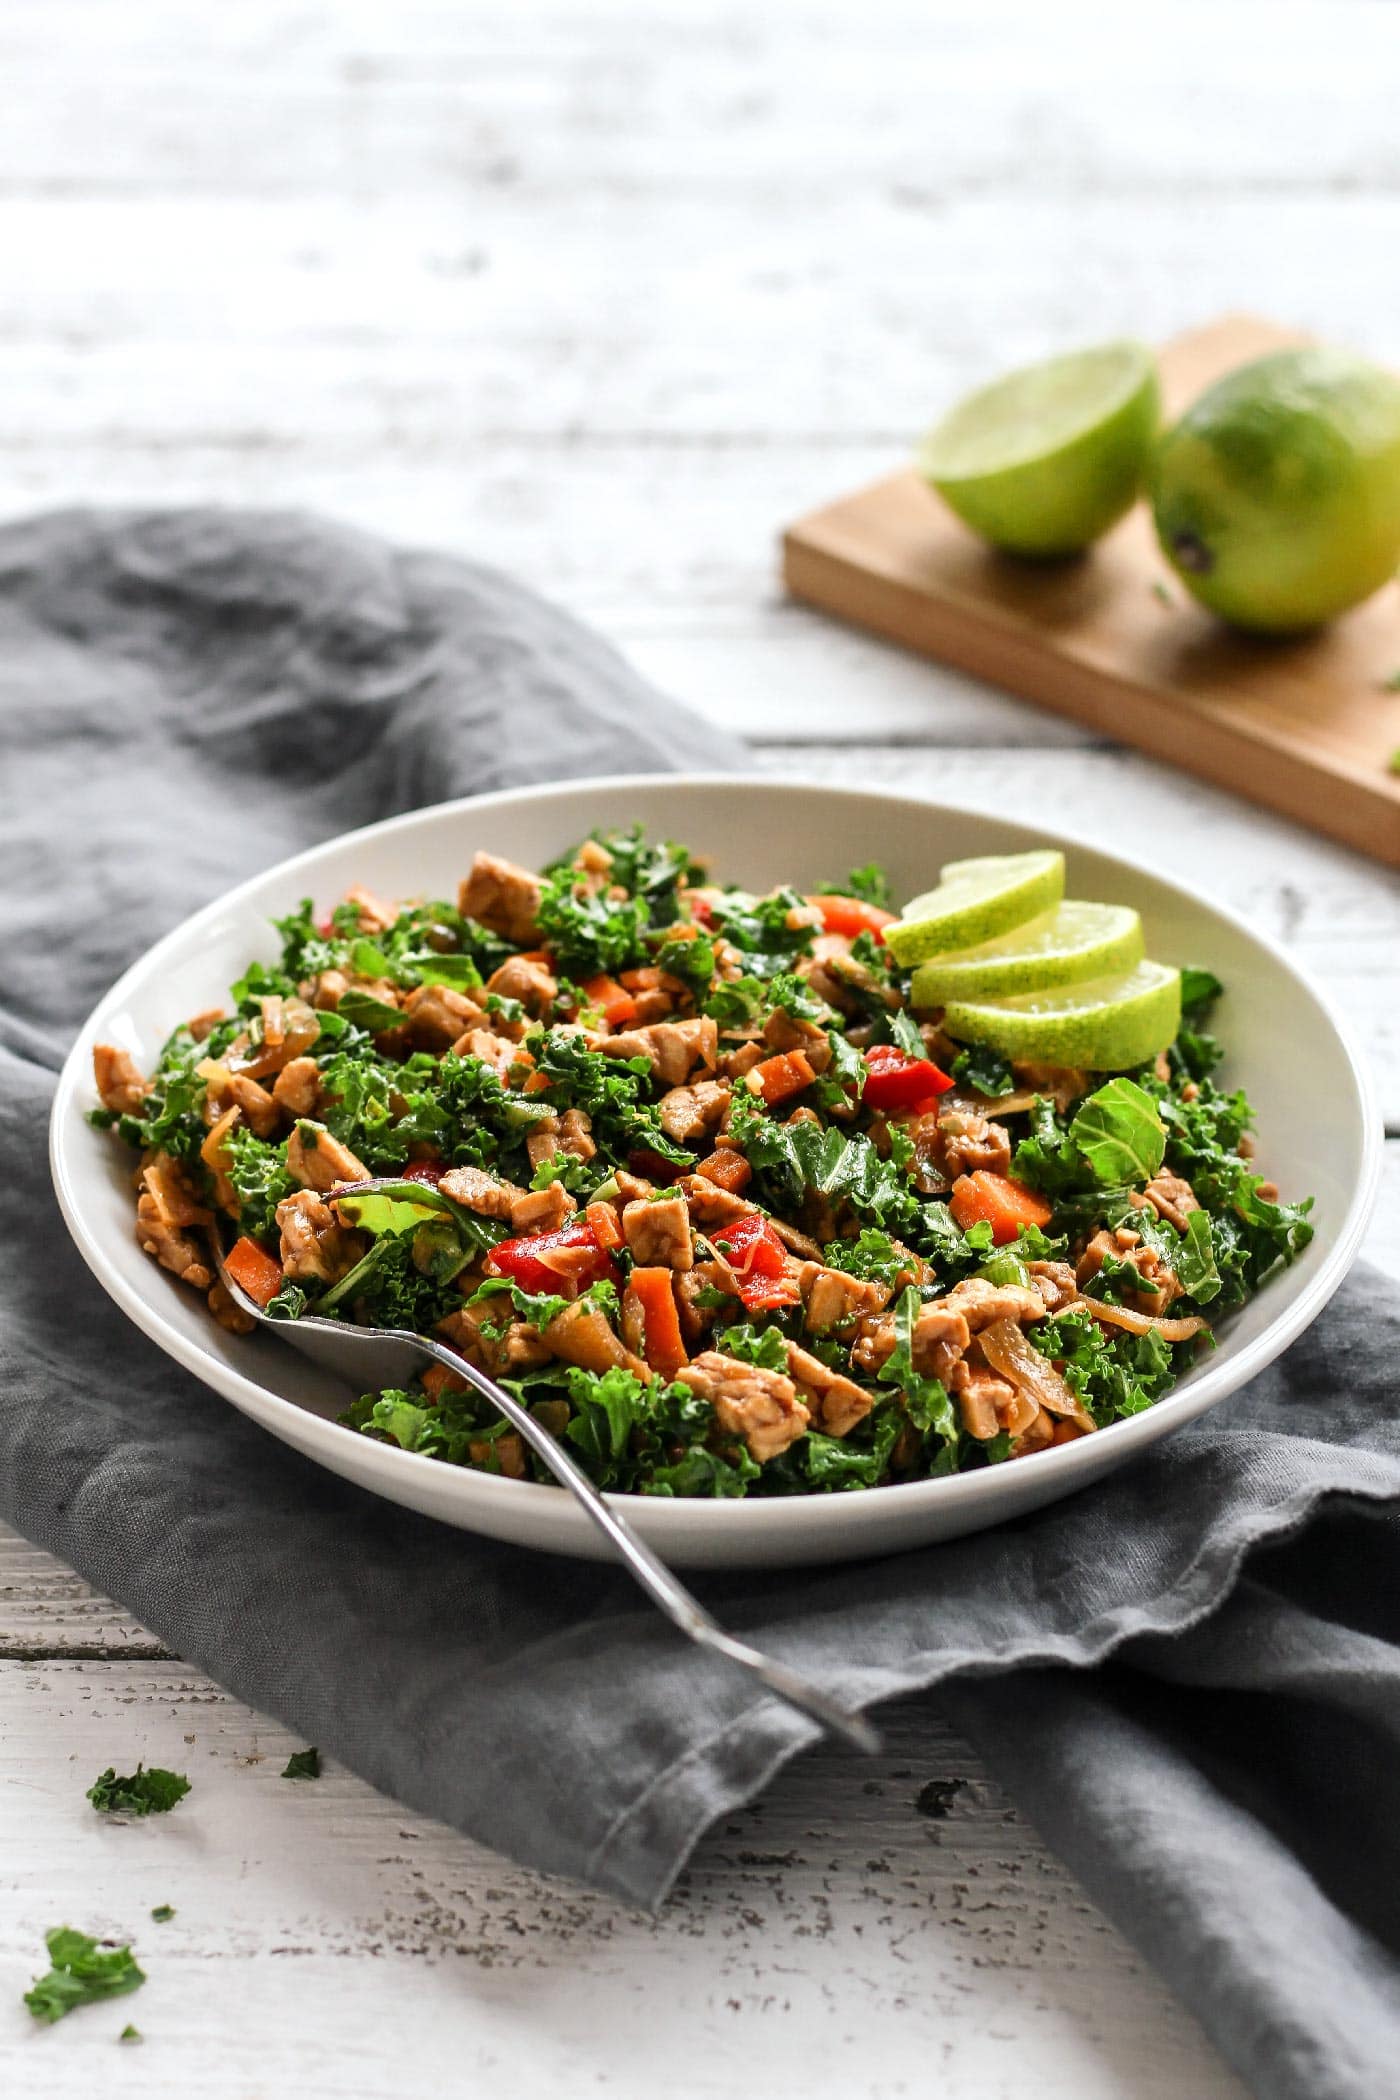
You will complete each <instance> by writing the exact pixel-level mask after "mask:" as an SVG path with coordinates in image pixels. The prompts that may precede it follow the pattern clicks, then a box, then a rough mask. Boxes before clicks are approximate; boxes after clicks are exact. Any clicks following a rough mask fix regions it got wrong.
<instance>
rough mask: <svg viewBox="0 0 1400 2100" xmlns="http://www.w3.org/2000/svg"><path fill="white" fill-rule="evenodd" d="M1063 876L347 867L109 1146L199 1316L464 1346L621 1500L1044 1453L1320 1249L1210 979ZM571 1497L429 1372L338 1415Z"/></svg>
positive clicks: (1114, 1414)
mask: <svg viewBox="0 0 1400 2100" xmlns="http://www.w3.org/2000/svg"><path fill="white" fill-rule="evenodd" d="M1064 880H1065V871H1064V861H1063V857H1062V856H1061V854H1060V853H1058V852H1056V851H1051V850H1042V851H1029V852H1018V853H1008V854H1002V855H997V856H982V857H979V858H975V859H970V860H964V861H960V862H955V863H952V864H950V865H948V866H946V867H945V868H944V869H943V871H942V876H941V879H940V881H939V883H938V884H937V886H936V887H935V888H934V889H933V890H931V891H930V892H928V893H926V894H925V895H923V896H920V897H916V898H914V899H912V900H911V901H908V902H906V903H905V904H904V906H903V909H902V910H901V911H896V909H895V904H894V900H893V899H892V898H891V897H890V895H889V890H888V884H887V883H886V880H885V877H884V875H883V873H882V871H881V869H880V867H879V866H878V865H876V864H874V863H871V864H868V865H866V866H863V867H861V868H858V869H856V870H854V871H853V872H851V873H850V874H848V875H846V876H845V877H844V878H841V879H839V880H835V881H833V882H832V883H831V884H830V885H829V886H825V887H823V888H821V889H816V890H805V889H800V888H798V887H795V886H787V885H784V884H779V885H777V886H775V887H772V888H770V889H769V890H767V891H766V892H764V893H762V894H755V893H753V892H752V891H748V890H743V889H739V888H736V887H733V886H731V885H729V884H727V883H726V882H725V881H724V870H723V869H722V868H710V867H708V866H705V865H703V864H701V863H700V862H699V861H697V860H696V859H695V858H694V857H693V855H692V854H691V853H690V852H689V851H688V850H687V849H686V848H685V847H684V846H680V845H676V844H673V843H671V842H669V841H665V840H660V839H651V838H648V837H647V836H646V835H645V834H644V833H643V831H642V829H641V827H640V826H632V827H629V828H626V829H599V830H596V831H594V832H593V833H591V834H590V835H589V836H588V837H586V838H585V839H583V840H582V841H581V842H580V843H579V844H578V845H577V846H576V847H575V848H574V849H573V850H571V851H570V852H568V853H566V854H564V855H562V856H560V857H559V858H557V859H556V860H554V861H552V862H550V863H549V864H547V865H545V866H544V867H543V868H540V869H538V870H536V869H533V868H528V867H524V866H521V865H518V864H516V863H515V862H513V861H511V860H509V859H506V858H504V857H502V856H500V855H499V854H496V853H494V852H491V851H478V852H477V853H476V854H475V856H474V858H472V859H471V861H470V865H469V866H467V867H466V868H465V869H464V871H463V875H462V880H461V883H460V887H459V889H458V891H457V894H456V896H455V898H452V899H442V898H426V897H423V898H420V897H409V898H407V899H404V898H399V897H386V896H383V895H380V894H377V893H375V892H374V891H371V890H370V889H368V888H366V887H364V886H363V885H360V884H354V885H352V886H351V887H350V889H349V891H348V893H347V894H346V895H345V896H344V897H342V898H341V899H340V900H339V901H338V902H331V901H330V900H324V901H322V902H321V903H314V902H312V901H310V900H308V901H306V902H304V903H303V904H302V905H301V906H300V907H299V908H298V909H297V910H296V911H294V912H292V913H290V914H289V915H287V916H284V917H282V918H280V919H279V920H278V921H277V930H278V935H279V938H280V943H281V954H280V958H279V959H278V960H277V961H276V962H275V963H269V962H261V961H254V962H250V963H249V964H248V966H247V968H246V969H245V970H244V971H243V973H242V975H241V976H240V977H239V978H238V979H237V981H236V982H235V983H234V985H233V986H232V988H231V991H230V994H229V997H228V1000H227V1002H226V1003H225V1004H224V1005H222V1006H219V1007H216V1008H210V1009H207V1010H204V1011H201V1012H198V1013H194V1014H192V1015H190V1016H189V1017H188V1018H187V1019H186V1020H185V1021H184V1022H183V1024H182V1025H181V1026H179V1027H177V1028H176V1029H175V1031H174V1032H173V1034H171V1035H170V1037H169V1039H168V1040H167V1042H166V1043H165V1046H164V1048H163V1050H162V1051H161V1053H160V1055H159V1058H158V1059H157V1061H156V1062H155V1065H154V1068H153V1069H152V1070H150V1071H149V1072H144V1071H142V1070H141V1069H140V1067H139V1065H138V1063H137V1062H136V1060H135V1058H134V1057H133V1056H132V1054H131V1053H130V1051H128V1050H127V1049H125V1048H123V1047H122V1046H121V1045H119V1044H117V1043H115V1042H108V1041H103V1042H99V1043H97V1044H96V1046H95V1047H94V1051H93V1063H94V1072H95V1079H96V1085H97V1092H98V1095H99V1098H100V1103H101V1106H100V1107H98V1108H97V1109H96V1110H94V1111H93V1116H92V1120H94V1121H95V1122H97V1123H99V1124H101V1125H104V1126H106V1127H109V1128H110V1129H111V1130H112V1131H113V1132H114V1134H115V1136H116V1137H117V1138H119V1139H120V1140H122V1141H124V1142H125V1144H126V1145H128V1146H129V1147H130V1148H131V1149H132V1152H133V1154H134V1169H135V1184H136V1200H135V1212H136V1215H135V1231H136V1234H137V1238H138V1240H139V1242H140V1245H141V1246H142V1248H143V1249H144V1250H145V1251H146V1253H147V1254H149V1255H150V1256H151V1257H152V1258H153V1259H154V1261H156V1262H157V1263H159V1264H160V1266H161V1267H162V1268H164V1269H165V1270H167V1271H168V1272H170V1274H171V1276H172V1277H173V1278H175V1279H178V1281H179V1282H180V1283H181V1284H182V1285H183V1286H185V1287H186V1288H193V1289H196V1290H198V1291H200V1292H201V1293H203V1294H204V1295H205V1296H206V1297H207V1299H208V1304H209V1309H210V1313H211V1315H212V1317H213V1318H214V1319H215V1320H217V1321H218V1322H219V1323H220V1324H221V1325H223V1326H225V1327H228V1328H231V1329H233V1330H235V1331H241V1330H243V1329H246V1328H247V1327H248V1326H250V1325H251V1322H250V1320H249V1318H248V1315H247V1313H246V1312H245V1311H244V1310H243V1309H242V1308H241V1307H240V1306H239V1304H238V1303H237V1301H236V1300H235V1299H234V1297H233V1296H232V1295H231V1294H230V1293H229V1292H228V1291H227V1289H226V1288H225V1287H224V1285H223V1284H222V1282H220V1280H219V1279H218V1277H217V1274H216V1271H215V1268H214V1264H213V1260H212V1252H211V1247H210V1235H211V1234H213V1233H216V1232H217V1233H220V1234H222V1235H223V1236H224V1238H225V1239H226V1240H227V1241H228V1242H229V1243H230V1244H229V1252H228V1255H227V1265H228V1269H229V1272H230V1273H231V1274H232V1276H233V1277H234V1279H235V1280H236V1282H237V1283H238V1284H239V1286H240V1287H241V1288H242V1289H243V1290H244V1291H246V1292H247V1293H248V1294H249V1295H250V1296H251V1297H252V1299H254V1300H255V1301H256V1302H257V1303H258V1304H259V1305H260V1306H261V1307H262V1308H264V1309H265V1310H266V1311H267V1312H269V1313H270V1314H272V1315H273V1316H274V1317H276V1318H281V1319H286V1320H288V1321H295V1320H296V1319H298V1318H300V1317H302V1316H304V1315H306V1314H315V1315H317V1316H321V1317H328V1318H335V1319H341V1320H345V1321H350V1322H354V1323H357V1324H361V1325H367V1326H375V1327H390V1328H398V1329H405V1328H406V1329H411V1330H414V1331H417V1332H420V1333H437V1334H440V1335H442V1336H443V1337H444V1338H446V1339H448V1340H450V1341H451V1342H452V1343H453V1345H454V1346H455V1347H457V1348H458V1349H459V1350H461V1351H462V1352H463V1353H465V1354H466V1355H467V1356H468V1357H469V1358H470V1359H471V1360H472V1361H473V1362H474V1363H476V1364H479V1365H480V1366H481V1367H482V1368H483V1369H484V1370H486V1371H488V1372H490V1373H491V1374H492V1375H493V1376H494V1377H495V1378H497V1379H498V1380H500V1381H501V1382H503V1383H505V1384H506V1385H508V1386H509V1388H510V1390H511V1391H512V1392H513V1393H514V1394H515V1395H516V1396H517V1397H518V1398H520V1399H521V1400H522V1401H523V1402H524V1403H525V1404H526V1405H528V1406H529V1407H530V1408H531V1410H532V1411H533V1412H535V1413H536V1414H537V1415H538V1417H539V1418H540V1420H541V1421H543V1422H544V1423H545V1424H546V1426H548V1427H549V1428H550V1429H551V1430H552V1431H553V1432H554V1433H555V1434H556V1435H558V1436H560V1437H562V1438H563V1439H564V1440H565V1441H566V1442H567V1443H568V1445H569V1447H570V1449H571V1450H572V1451H573V1452H574V1454H575V1456H576V1457H577V1458H578V1459H579V1460H580V1462H581V1463H582V1464H583V1465H584V1466H585V1467H586V1469H587V1470H588V1471H589V1473H590V1474H591V1475H592V1477H593V1478H594V1479H595V1481H597V1482H598V1484H599V1485H600V1486H602V1487H604V1488H607V1489H610V1490H614V1491H621V1492H626V1493H632V1494H637V1495H641V1496H648V1497H653V1498H722V1499H731V1498H743V1497H749V1498H761V1497H793V1496H804V1495H812V1494H822V1493H829V1492H831V1491H835V1490H841V1491H850V1490H866V1489H872V1488H880V1489H883V1488H888V1487H896V1486H900V1485H903V1484H908V1483H913V1482H919V1481H926V1480H929V1479H936V1478H940V1477H943V1476H947V1475H950V1474H956V1473H970V1472H973V1471H976V1470H978V1469H984V1468H987V1467H997V1466H1003V1465H1006V1464H1010V1463H1019V1462H1020V1461H1021V1460H1023V1459H1034V1458H1035V1457H1036V1456H1037V1455H1038V1454H1042V1453H1044V1452H1047V1451H1050V1450H1054V1449H1057V1448H1060V1447H1062V1446H1064V1445H1065V1444H1067V1443H1072V1442H1078V1441H1079V1440H1081V1439H1084V1438H1088V1437H1093V1436H1096V1435H1098V1434H1100V1433H1101V1432H1102V1431H1103V1430H1105V1429H1106V1428H1108V1427H1109V1426H1110V1425H1112V1424H1114V1423H1115V1422H1118V1421H1121V1420H1124V1419H1126V1418H1127V1417H1130V1416H1132V1415H1135V1414H1138V1413H1140V1412H1142V1411H1143V1410H1145V1409H1147V1408H1150V1407H1151V1406H1152V1405H1153V1404H1154V1403H1155V1402H1157V1401H1158V1400H1160V1399H1161V1398H1162V1397H1163V1396H1164V1395H1165V1394H1166V1393H1168V1392H1169V1391H1170V1389H1171V1388H1172V1386H1173V1384H1174V1383H1175V1382H1176V1381H1177V1379H1178V1378H1180V1377H1181V1375H1182V1374H1183V1372H1184V1371H1185V1370H1186V1369H1188V1368H1189V1367H1190V1365H1191V1364H1192V1363H1193V1362H1194V1361H1195V1359H1196V1358H1197V1357H1198V1356H1199V1355H1200V1354H1201V1353H1202V1352H1203V1351H1207V1350H1209V1349H1210V1348H1211V1346H1212V1330H1213V1327H1214V1326H1215V1324H1216V1322H1217V1321H1218V1320H1219V1318H1220V1317H1221V1316H1222V1315H1224V1314H1228V1313H1230V1312H1231V1311H1232V1310H1234V1309H1235V1308H1237V1307H1240V1306H1241V1305H1243V1304H1244V1303H1245V1301H1246V1300H1247V1299H1249V1298H1250V1297H1251V1296H1252V1295H1253V1294H1254V1293H1255V1292H1257V1291H1258V1290H1259V1288H1260V1287H1261V1285H1263V1284H1264V1283H1265V1282H1266V1281H1267V1280H1268V1279H1269V1278H1270V1277H1271V1276H1273V1275H1274V1274H1275V1273H1276V1272H1277V1271H1279V1270H1280V1269H1282V1268H1283V1267H1284V1266H1286V1265H1287V1264H1288V1263H1290V1262H1291V1261H1292V1260H1293V1259H1294V1258H1295V1256H1296V1255H1297V1254H1298V1253H1300V1251H1301V1250H1302V1249H1303V1248H1304V1247H1305V1246H1306V1244H1307V1242H1308V1240H1309V1239H1310V1238H1311V1234H1312V1227H1311V1225H1310V1223H1309V1220H1308V1211H1309V1207H1310V1206H1309V1201H1308V1200H1307V1199H1306V1198H1303V1199H1302V1200H1295V1201H1285V1200H1284V1199H1283V1197H1282V1196H1281V1195H1280V1192H1279V1190H1278V1188H1277V1187H1276V1186H1275V1184H1274V1183H1273V1182H1272V1181H1271V1180H1269V1179H1267V1178H1266V1177H1265V1175H1264V1173H1263V1172H1261V1171H1260V1169H1259V1167H1258V1166H1257V1165H1256V1163H1255V1162H1254V1160H1253V1158H1252V1156H1251V1154H1252V1145H1251V1140H1250V1136H1249V1131H1250V1125H1251V1121H1252V1116H1251V1110H1250V1105H1249V1101H1248V1099H1247V1098H1246V1096H1245V1094H1244V1093H1243V1092H1241V1091H1239V1090H1228V1089H1223V1088H1221V1087H1220V1086H1218V1085H1217V1083H1216V1081H1215V1079H1214V1077H1213V1074H1214V1073H1215V1071H1216V1069H1217V1066H1218V1064H1219V1061H1220V1058H1221V1055H1222V1052H1221V1046H1220V1044H1219V1043H1218V1042H1217V1041H1216V1039H1215V1037H1214V1036H1213V1035H1212V1033H1211V1032H1210V1014H1211V1008H1212V1005H1213V1003H1214V1001H1215V999H1216V997H1217V996H1218V994H1219V992H1220V990H1221V987H1220V985H1219V983H1218V982H1217V981H1216V979H1215V978H1214V977H1213V976H1212V975H1211V973H1210V971H1209V970H1208V969H1206V968H1204V967H1202V968H1196V969H1179V968H1168V967H1166V966H1164V965H1161V964H1158V963H1156V962H1154V961H1152V960H1151V959H1150V958H1149V957H1147V955H1146V954H1145V943H1144V936H1143V929H1142V926H1141V923H1140V921H1139V918H1138V914H1137V913H1136V912H1135V911H1134V910H1133V909H1131V908H1130V907H1128V906H1126V905H1124V904H1121V903H1116V904H1107V903H1099V902H1096V901H1094V900H1092V899H1066V898H1065V897H1064V895H1063V890H1064ZM343 1419H344V1421H345V1423H346V1424H347V1426H349V1427H350V1428H351V1429H353V1430H354V1431H356V1432H358V1433H359V1434H361V1435H364V1436H366V1437H369V1438H371V1439H374V1440H376V1441H377V1442H380V1443H385V1444H390V1445H397V1446H399V1447H400V1448H402V1449H403V1450H405V1451H409V1452H414V1453H418V1454H422V1455H424V1456H427V1457H430V1458H433V1459H437V1460H440V1461H444V1462H446V1463H448V1464H450V1465H456V1466H462V1467H467V1468H472V1469H476V1470H478V1471H481V1472H486V1473H492V1474H496V1475H500V1476H505V1477H506V1478H508V1479H529V1480H534V1481H540V1482H543V1481H544V1480H545V1479H546V1478H547V1476H546V1475H545V1474H544V1472H543V1471H542V1469H540V1468H539V1467H538V1466H537V1463H536V1461H535V1460H534V1458H533V1456H532V1455H531V1453H530V1452H529V1451H528V1450H527V1448H526V1447H525V1445H524V1443H523V1442H522V1440H521V1438H520V1437H519V1436H518V1435H517V1434H515V1433H514V1432H513V1431H512V1430H511V1429H510V1428H509V1426H508V1425H507V1424H506V1423H505V1422H504V1421H503V1420H501V1418H500V1417H499V1416H497V1415H496V1414H495V1413H494V1410H493V1409H492V1408H491V1406H490V1403H489V1402H488V1401H486V1400H485V1399H483V1398H482V1397H481V1396H479V1395H478V1394H477V1393H476V1392H475V1391H474V1390H472V1389H469V1388H467V1387H466V1386H465V1385H464V1384H463V1383H462V1382H461V1381H460V1380H458V1379H457V1378H456V1377H455V1376H454V1375H453V1374H452V1373H450V1372H449V1371H447V1370H446V1369H444V1368H442V1367H439V1366H432V1367H430V1368H427V1369H426V1370H425V1372H424V1374H423V1377H422V1379H421V1381H420V1382H419V1383H417V1384H415V1385H414V1386H412V1387H411V1388H403V1389H399V1388H395V1389H392V1390H389V1391H384V1392H373V1393H366V1394H364V1395H362V1396H360V1397H359V1398H358V1399H357V1400H356V1401H355V1402H354V1404H353V1405H352V1407H351V1408H350V1409H349V1411H348V1413H347V1414H346V1415H345V1416H344V1417H343Z"/></svg>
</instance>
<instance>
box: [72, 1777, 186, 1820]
mask: <svg viewBox="0 0 1400 2100" xmlns="http://www.w3.org/2000/svg"><path fill="white" fill-rule="evenodd" d="M189 1790H190V1783H189V1781H188V1779H186V1777H185V1775H184V1773H183V1772H167V1771H166V1769H165V1767H164V1766H163V1765H151V1766H150V1767H149V1768H147V1767H146V1766H145V1765H138V1766H137V1767H136V1770H135V1771H134V1772H129V1773H128V1774H127V1775H126V1777H125V1778H124V1779H119V1778H118V1777H117V1774H116V1771H115V1769H114V1767H113V1766H111V1765H108V1767H107V1769H106V1771H105V1772H104V1773H103V1774H102V1775H101V1777H100V1778H99V1779H95V1780H94V1781H93V1783H92V1785H91V1786H90V1787H89V1788H88V1796H87V1797H88V1800H89V1801H90V1802H91V1803H92V1805H93V1807H94V1808H95V1809H97V1810H98V1811H99V1812H100V1813H101V1814H102V1815H107V1816H152V1815H165V1814H167V1813H168V1812H169V1810H171V1809H172V1808H174V1806H175V1804H176V1802H177V1801H183V1800H184V1798H185V1796H186V1794H187V1793H188V1792H189Z"/></svg>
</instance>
